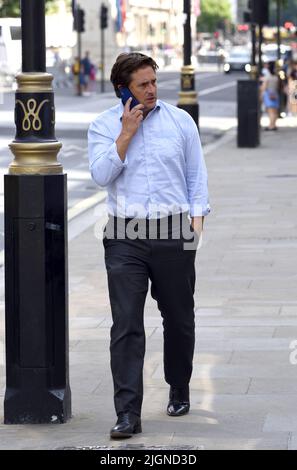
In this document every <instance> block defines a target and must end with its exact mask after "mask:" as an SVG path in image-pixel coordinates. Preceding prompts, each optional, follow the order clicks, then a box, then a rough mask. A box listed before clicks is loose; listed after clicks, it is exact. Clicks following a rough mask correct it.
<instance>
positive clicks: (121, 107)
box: [119, 100, 161, 121]
mask: <svg viewBox="0 0 297 470" xmlns="http://www.w3.org/2000/svg"><path fill="white" fill-rule="evenodd" d="M160 109H161V101H160V100H157V101H156V106H155V107H154V108H153V109H152V110H151V111H150V112H149V114H152V113H154V112H155V111H157V110H160ZM123 112H124V105H123V103H122V101H121V102H120V104H119V119H120V121H121V120H122V117H123Z"/></svg>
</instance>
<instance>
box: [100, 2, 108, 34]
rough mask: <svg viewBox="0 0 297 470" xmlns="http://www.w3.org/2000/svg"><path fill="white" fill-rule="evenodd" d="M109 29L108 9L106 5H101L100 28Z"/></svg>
mask: <svg viewBox="0 0 297 470" xmlns="http://www.w3.org/2000/svg"><path fill="white" fill-rule="evenodd" d="M107 27H108V8H107V6H106V5H104V3H102V5H101V11H100V28H101V29H106V28H107Z"/></svg>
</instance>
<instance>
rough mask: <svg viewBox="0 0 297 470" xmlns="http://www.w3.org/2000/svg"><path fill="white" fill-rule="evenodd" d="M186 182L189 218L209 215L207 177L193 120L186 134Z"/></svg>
mask: <svg viewBox="0 0 297 470" xmlns="http://www.w3.org/2000/svg"><path fill="white" fill-rule="evenodd" d="M186 181H187V188H188V199H189V206H190V216H191V217H201V216H206V215H208V214H209V212H210V210H211V208H210V204H209V196H208V175H207V169H206V164H205V160H204V156H203V150H202V146H201V141H200V137H199V132H198V129H197V127H196V124H195V123H194V121H193V119H192V118H190V120H188V128H187V133H186Z"/></svg>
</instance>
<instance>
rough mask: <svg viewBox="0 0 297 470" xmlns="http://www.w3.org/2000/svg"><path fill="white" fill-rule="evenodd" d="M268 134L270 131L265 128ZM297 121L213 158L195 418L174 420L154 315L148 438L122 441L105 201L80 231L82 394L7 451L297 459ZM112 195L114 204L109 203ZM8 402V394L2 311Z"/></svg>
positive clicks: (19, 430) (21, 431) (76, 233)
mask: <svg viewBox="0 0 297 470" xmlns="http://www.w3.org/2000/svg"><path fill="white" fill-rule="evenodd" d="M264 124H265V122H264ZM296 125H297V118H296V119H293V118H292V119H284V120H282V122H281V127H280V129H279V131H278V132H275V133H273V132H262V144H261V147H259V148H256V149H238V148H237V147H236V135H235V131H234V129H231V130H229V131H228V132H227V133H226V134H224V136H223V137H222V138H221V139H219V140H218V141H216V142H215V143H214V144H211V145H210V146H208V147H207V148H206V149H205V154H206V163H207V167H208V172H209V191H210V202H211V206H212V212H211V214H210V215H209V216H208V217H207V219H206V223H205V230H204V239H203V246H202V248H201V249H200V250H199V251H198V253H197V258H196V269H197V284H196V293H195V304H196V310H195V311H196V330H197V337H196V350H195V357H194V371H193V377H192V382H191V411H190V413H189V415H187V416H183V417H179V418H171V417H168V416H167V415H166V413H165V409H166V405H167V400H168V385H167V384H166V383H165V381H164V378H163V365H162V349H163V345H162V323H161V319H160V314H159V312H158V310H157V306H156V303H155V301H154V300H153V299H152V298H151V296H150V294H148V297H147V302H146V307H145V325H146V338H147V343H146V344H147V348H146V358H145V366H144V403H143V413H142V421H143V433H142V434H139V435H137V436H135V437H133V438H132V439H130V440H129V442H127V441H125V442H123V441H110V439H109V430H110V428H111V427H112V426H113V425H114V423H115V414H114V408H113V396H112V379H111V373H110V367H109V330H110V326H111V314H110V307H109V301H108V291H107V279H106V273H105V267H104V253H103V246H102V241H101V239H100V236H101V228H102V226H103V224H104V221H105V219H106V214H104V211H103V210H102V207H103V203H102V202H100V200H101V199H100V198H101V196H100V197H99V199H98V200H97V201H95V202H94V205H92V204H90V205H89V206H88V205H87V207H86V211H84V212H78V214H77V216H75V214H72V215H73V217H72V219H71V222H70V224H69V232H70V235H71V236H70V239H69V293H70V298H69V317H70V385H71V390H72V402H73V404H72V412H73V416H72V418H71V420H69V421H68V422H67V423H65V424H50V425H9V426H5V425H4V424H3V409H2V408H1V409H0V422H1V424H0V449H57V448H64V447H76V446H79V447H82V446H112V447H114V448H115V447H119V446H124V445H126V444H128V445H129V444H133V445H134V446H137V445H138V446H141V445H144V446H174V447H176V446H183V445H188V446H193V447H195V448H197V447H199V448H201V449H206V450H214V449H240V450H243V449H249V450H252V449H275V450H278V449H297V409H296V394H297V365H296V362H297V361H296V357H297V354H295V353H296V349H297V315H296V314H297V297H296V282H297V272H296V249H297V219H296V214H297V199H296V182H297V160H296V145H297V133H296ZM101 194H102V193H101ZM0 343H1V350H0V400H1V401H2V402H3V398H4V390H5V369H4V298H3V295H2V297H1V299H0Z"/></svg>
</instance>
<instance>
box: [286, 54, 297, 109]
mask: <svg viewBox="0 0 297 470" xmlns="http://www.w3.org/2000/svg"><path fill="white" fill-rule="evenodd" d="M288 108H289V109H288V110H289V115H290V116H297V62H292V63H291V67H290V69H289V76H288Z"/></svg>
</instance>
